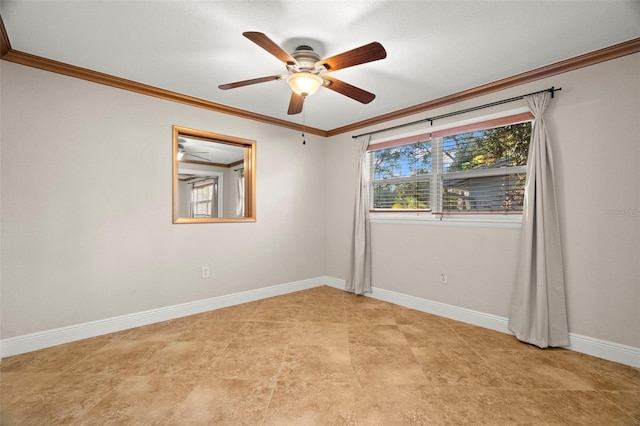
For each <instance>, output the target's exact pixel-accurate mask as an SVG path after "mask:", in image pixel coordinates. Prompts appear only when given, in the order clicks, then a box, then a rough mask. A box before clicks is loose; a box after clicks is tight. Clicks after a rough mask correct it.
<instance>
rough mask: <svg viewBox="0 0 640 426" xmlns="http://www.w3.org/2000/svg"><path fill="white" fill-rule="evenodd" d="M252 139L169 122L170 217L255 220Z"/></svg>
mask: <svg viewBox="0 0 640 426" xmlns="http://www.w3.org/2000/svg"><path fill="white" fill-rule="evenodd" d="M255 170H256V142H255V141H253V140H249V139H243V138H238V137H234V136H227V135H221V134H217V133H212V132H207V131H203V130H195V129H189V128H186V127H180V126H173V223H211V222H253V221H255V220H256V203H255V188H256V182H255V176H256V173H255Z"/></svg>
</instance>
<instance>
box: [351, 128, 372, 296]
mask: <svg viewBox="0 0 640 426" xmlns="http://www.w3.org/2000/svg"><path fill="white" fill-rule="evenodd" d="M370 139H371V135H362V136H358V138H357V139H356V143H357V144H358V149H359V155H360V157H359V162H358V189H357V191H358V193H357V194H356V205H355V210H354V218H353V234H352V240H351V256H350V257H351V259H350V262H349V265H350V267H349V273H348V275H347V283H346V290H347V291H350V292H353V293H355V294H364V293H371V225H370V222H369V172H368V169H367V147H368V146H369V140H370Z"/></svg>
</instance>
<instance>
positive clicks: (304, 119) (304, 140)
mask: <svg viewBox="0 0 640 426" xmlns="http://www.w3.org/2000/svg"><path fill="white" fill-rule="evenodd" d="M306 122H307V114H305V112H304V111H302V145H306V144H307V140H306V139H305V137H304V128H305V125H306Z"/></svg>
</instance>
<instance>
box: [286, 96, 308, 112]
mask: <svg viewBox="0 0 640 426" xmlns="http://www.w3.org/2000/svg"><path fill="white" fill-rule="evenodd" d="M304 98H305V97H304V96H301V95H298V94H297V93H296V92H291V101H289V110H288V111H287V114H289V115H295V114H300V113H301V112H302V105H303V104H304Z"/></svg>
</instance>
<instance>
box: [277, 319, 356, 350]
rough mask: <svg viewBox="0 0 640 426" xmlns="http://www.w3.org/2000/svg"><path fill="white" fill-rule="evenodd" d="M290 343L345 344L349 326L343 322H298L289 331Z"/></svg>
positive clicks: (347, 341)
mask: <svg viewBox="0 0 640 426" xmlns="http://www.w3.org/2000/svg"><path fill="white" fill-rule="evenodd" d="M289 343H290V344H292V345H313V346H318V345H319V346H346V345H348V344H349V326H348V325H347V324H344V323H323V322H299V323H297V324H296V326H295V328H294V329H293V330H292V332H291V339H290V340H289Z"/></svg>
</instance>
